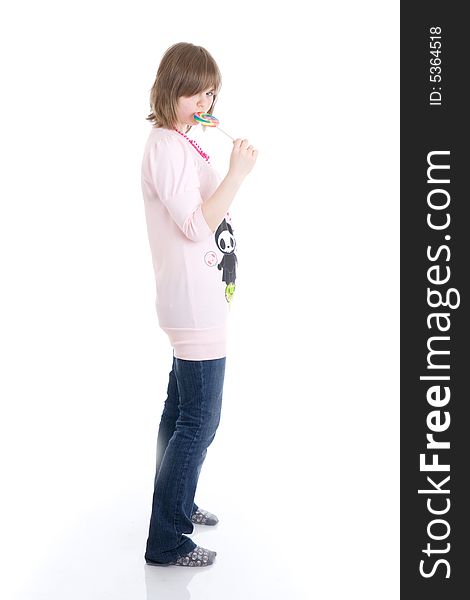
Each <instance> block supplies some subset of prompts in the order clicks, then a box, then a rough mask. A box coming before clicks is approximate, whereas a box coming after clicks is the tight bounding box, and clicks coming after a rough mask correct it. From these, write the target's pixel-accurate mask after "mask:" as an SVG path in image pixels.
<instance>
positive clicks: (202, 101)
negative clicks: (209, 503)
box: [142, 43, 258, 567]
mask: <svg viewBox="0 0 470 600" xmlns="http://www.w3.org/2000/svg"><path fill="white" fill-rule="evenodd" d="M220 86H221V75H220V72H219V69H218V67H217V64H216V63H215V61H214V59H213V58H212V56H211V55H210V54H209V52H208V51H207V50H205V49H204V48H202V47H200V46H195V45H193V44H188V43H178V44H174V45H173V46H171V47H170V48H169V49H168V50H167V51H166V53H165V54H164V56H163V58H162V60H161V63H160V66H159V68H158V72H157V77H156V79H155V83H154V84H153V87H152V90H151V94H150V106H151V113H150V114H149V116H148V117H147V120H149V121H151V122H152V123H153V127H152V129H151V131H150V134H149V137H148V140H147V143H146V146H145V151H144V157H143V161H142V192H143V197H144V206H145V216H146V222H147V231H148V237H149V243H150V249H151V253H152V262H153V267H154V272H155V282H156V303H155V304H156V309H157V315H158V321H159V325H160V327H161V328H162V329H163V331H165V333H166V334H167V335H168V337H169V340H170V343H171V345H172V347H173V364H172V370H171V372H170V378H169V383H168V389H167V399H166V401H165V405H164V409H163V414H162V417H161V421H160V426H159V430H158V437H157V468H156V473H155V480H154V493H153V503H152V514H151V518H150V526H149V535H148V539H147V547H146V551H145V560H146V562H147V564H152V565H179V566H189V567H193V566H207V565H210V564H212V563H213V562H214V558H215V555H216V552H214V551H211V550H207V549H206V548H202V547H200V546H198V545H196V544H195V543H194V541H193V540H191V538H189V537H187V536H186V535H184V534H185V533H192V532H193V529H194V525H193V523H201V524H205V525H215V523H217V521H218V519H217V517H216V516H215V515H213V514H211V513H209V512H208V511H206V510H204V509H201V508H199V507H198V506H197V504H195V502H194V496H195V492H196V485H197V481H198V478H199V473H200V471H201V466H202V463H203V462H204V459H205V457H206V453H207V448H208V446H209V445H210V444H211V442H212V440H213V439H214V436H215V432H216V430H217V427H218V425H219V421H220V411H221V404H222V390H223V383H224V374H225V361H226V327H227V318H228V312H229V307H230V302H231V301H232V297H233V294H234V291H235V280H236V263H237V260H236V255H235V247H236V244H235V237H234V228H233V225H232V222H231V218H230V214H229V212H228V209H229V207H230V205H231V203H232V201H233V199H234V197H235V195H236V193H237V191H238V189H239V187H240V185H241V183H242V181H243V180H244V178H245V177H246V175H247V174H248V173H249V172H250V171H251V169H252V168H253V166H254V164H255V162H256V158H257V155H258V152H257V150H255V149H254V148H253V146H251V145H249V144H248V140H246V139H243V140H242V139H236V140H235V141H234V142H233V149H232V154H231V156H230V166H229V169H228V172H227V175H226V176H225V178H224V179H223V180H222V181H221V178H220V176H219V175H218V174H217V172H216V171H215V170H214V168H213V167H212V166H211V164H210V160H209V156H208V155H207V154H206V153H204V152H203V151H202V149H201V148H200V147H199V145H198V144H196V143H195V142H194V141H193V140H191V139H189V138H188V137H187V136H186V134H187V133H188V132H189V131H190V129H191V127H192V126H194V125H196V124H197V123H196V121H195V120H194V118H193V116H194V113H196V112H206V113H211V114H212V110H213V108H214V106H215V102H216V98H217V95H218V92H219V89H220Z"/></svg>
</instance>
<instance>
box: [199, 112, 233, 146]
mask: <svg viewBox="0 0 470 600" xmlns="http://www.w3.org/2000/svg"><path fill="white" fill-rule="evenodd" d="M193 118H194V120H195V121H196V123H201V124H202V125H205V126H206V127H217V128H218V129H219V130H220V131H221V132H222V133H225V135H227V136H228V137H229V138H230V139H231V140H232V141H235V138H233V137H232V136H231V135H228V133H227V132H226V131H224V130H223V129H220V127H219V119H216V118H215V117H214V116H213V115H211V114H209V113H205V112H197V113H194V117H193Z"/></svg>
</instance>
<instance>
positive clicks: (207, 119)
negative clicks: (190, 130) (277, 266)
mask: <svg viewBox="0 0 470 600" xmlns="http://www.w3.org/2000/svg"><path fill="white" fill-rule="evenodd" d="M194 120H195V121H197V122H198V123H202V124H203V125H207V127H217V125H218V124H219V119H216V118H215V117H214V116H213V115H211V114H209V113H205V112H197V113H195V114H194Z"/></svg>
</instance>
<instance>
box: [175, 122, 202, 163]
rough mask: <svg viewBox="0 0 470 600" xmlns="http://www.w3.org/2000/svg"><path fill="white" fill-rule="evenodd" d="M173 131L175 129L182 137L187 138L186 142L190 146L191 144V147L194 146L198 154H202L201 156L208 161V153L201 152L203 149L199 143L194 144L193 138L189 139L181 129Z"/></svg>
mask: <svg viewBox="0 0 470 600" xmlns="http://www.w3.org/2000/svg"><path fill="white" fill-rule="evenodd" d="M175 131H177V132H178V133H179V134H180V135H182V136H183V137H184V138H186V139H187V140H188V142H189V143H190V144H191V146H192V147H193V148H195V149H196V150H197V151H198V152H199V154H200V155H201V156H202V158H203V159H204V160H206V161H207V162H208V163H209V158H210V157H209V155H208V154H206V153H205V152H203V150H202V148H201V147H200V146H199V144H196V142H195V141H194V140H190V139H189V138H188V136H187V135H185V134H184V133H183V132H182V131H180V130H179V129H175ZM209 164H210V163H209Z"/></svg>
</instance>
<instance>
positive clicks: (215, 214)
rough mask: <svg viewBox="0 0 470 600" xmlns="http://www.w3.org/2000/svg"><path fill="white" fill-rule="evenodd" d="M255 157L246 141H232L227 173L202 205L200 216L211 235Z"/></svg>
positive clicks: (255, 152)
mask: <svg viewBox="0 0 470 600" xmlns="http://www.w3.org/2000/svg"><path fill="white" fill-rule="evenodd" d="M257 157H258V150H254V148H253V146H248V140H246V139H244V140H242V139H240V138H237V139H236V140H234V142H233V150H232V154H231V156H230V168H229V170H228V173H227V175H226V176H225V178H224V179H223V180H222V182H221V184H220V185H219V187H218V188H217V189H216V190H215V192H214V193H213V194H212V196H211V197H210V198H208V199H207V200H206V201H205V202H204V203H203V205H202V214H203V215H204V219H205V220H206V223H207V225H208V226H209V227H210V229H211V230H212V233H214V232H215V231H216V229H217V227H218V226H219V225H220V223H222V221H223V219H224V217H225V215H226V213H227V211H228V209H229V206H230V205H231V204H232V202H233V199H234V198H235V194H236V193H237V192H238V188H239V187H240V185H241V183H242V181H243V180H244V179H245V177H246V176H247V175H248V173H249V172H250V171H251V169H252V168H253V166H254V164H255V162H256V159H257Z"/></svg>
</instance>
